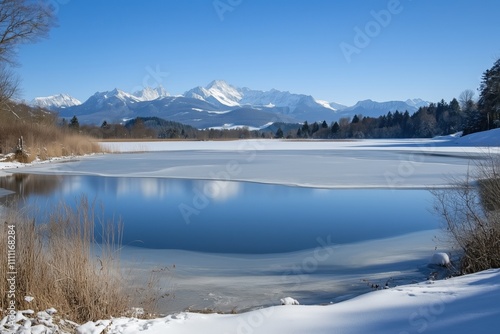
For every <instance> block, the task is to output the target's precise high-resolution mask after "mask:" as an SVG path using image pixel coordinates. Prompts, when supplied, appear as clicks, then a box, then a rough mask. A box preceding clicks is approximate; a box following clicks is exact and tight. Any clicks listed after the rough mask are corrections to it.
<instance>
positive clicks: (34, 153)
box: [0, 104, 102, 162]
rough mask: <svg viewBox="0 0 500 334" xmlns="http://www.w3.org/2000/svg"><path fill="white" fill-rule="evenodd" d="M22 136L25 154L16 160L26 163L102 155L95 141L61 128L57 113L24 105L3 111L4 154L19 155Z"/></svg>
mask: <svg viewBox="0 0 500 334" xmlns="http://www.w3.org/2000/svg"><path fill="white" fill-rule="evenodd" d="M21 137H23V139H24V145H23V152H17V153H18V155H17V156H16V159H17V160H20V161H22V162H31V161H33V160H35V159H37V158H38V159H41V160H47V159H50V158H53V157H60V156H70V155H84V154H90V153H98V152H102V149H101V147H100V146H99V144H98V143H96V142H95V141H94V139H92V138H90V137H88V136H84V135H82V134H80V133H78V131H77V130H73V129H69V128H67V127H62V126H59V125H58V124H57V117H56V115H54V114H51V113H48V112H46V111H44V110H39V109H33V108H30V107H28V106H24V105H15V104H10V105H7V106H5V107H3V108H0V153H1V154H8V153H16V151H17V146H18V144H19V138H21Z"/></svg>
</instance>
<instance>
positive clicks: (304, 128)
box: [302, 121, 309, 138]
mask: <svg viewBox="0 0 500 334" xmlns="http://www.w3.org/2000/svg"><path fill="white" fill-rule="evenodd" d="M302 136H303V137H306V138H307V137H309V124H308V123H307V121H305V122H304V124H303V125H302Z"/></svg>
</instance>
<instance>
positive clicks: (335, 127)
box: [332, 122, 340, 135]
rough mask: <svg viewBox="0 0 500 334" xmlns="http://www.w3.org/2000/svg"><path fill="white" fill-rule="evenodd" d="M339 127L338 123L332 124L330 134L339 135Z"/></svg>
mask: <svg viewBox="0 0 500 334" xmlns="http://www.w3.org/2000/svg"><path fill="white" fill-rule="evenodd" d="M339 130H340V125H339V123H338V122H335V123H333V125H332V134H334V135H336V134H338V133H339Z"/></svg>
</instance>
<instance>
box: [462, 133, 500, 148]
mask: <svg viewBox="0 0 500 334" xmlns="http://www.w3.org/2000/svg"><path fill="white" fill-rule="evenodd" d="M453 143H454V144H456V145H462V146H483V147H489V146H495V147H498V146H500V128H499V129H493V130H489V131H483V132H477V133H473V134H470V135H467V136H464V137H460V138H458V139H456V140H454V141H453Z"/></svg>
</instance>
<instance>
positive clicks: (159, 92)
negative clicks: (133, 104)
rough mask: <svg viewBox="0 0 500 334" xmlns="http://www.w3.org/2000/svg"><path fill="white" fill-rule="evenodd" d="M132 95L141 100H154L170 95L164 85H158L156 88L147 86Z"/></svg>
mask: <svg viewBox="0 0 500 334" xmlns="http://www.w3.org/2000/svg"><path fill="white" fill-rule="evenodd" d="M132 95H133V96H135V97H137V98H138V99H139V100H141V101H153V100H156V99H161V98H163V97H168V96H170V94H169V93H168V92H167V91H166V90H165V88H163V86H158V87H156V88H151V87H146V88H144V89H143V90H140V91H137V92H135V93H133V94H132Z"/></svg>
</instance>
